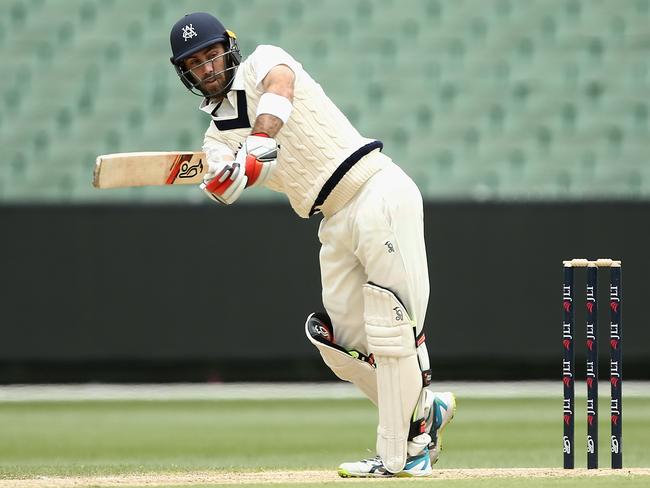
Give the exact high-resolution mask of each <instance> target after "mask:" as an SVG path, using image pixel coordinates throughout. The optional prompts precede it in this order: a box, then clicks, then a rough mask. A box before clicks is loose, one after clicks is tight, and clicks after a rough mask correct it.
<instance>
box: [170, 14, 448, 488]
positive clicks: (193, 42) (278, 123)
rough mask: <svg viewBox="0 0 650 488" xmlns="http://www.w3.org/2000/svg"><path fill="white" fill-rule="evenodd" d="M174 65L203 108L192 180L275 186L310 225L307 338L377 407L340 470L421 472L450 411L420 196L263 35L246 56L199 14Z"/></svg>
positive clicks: (178, 44) (431, 459)
mask: <svg viewBox="0 0 650 488" xmlns="http://www.w3.org/2000/svg"><path fill="white" fill-rule="evenodd" d="M170 41H171V50H172V56H171V62H172V64H173V66H174V68H175V70H176V73H177V74H178V76H179V78H180V80H181V82H182V83H183V85H185V87H186V88H187V89H188V90H190V91H191V92H192V93H194V94H196V95H199V96H200V97H202V99H203V101H202V103H201V105H200V109H201V110H202V111H204V112H205V113H206V114H208V115H209V116H210V118H211V120H210V125H209V127H208V129H207V131H206V133H205V137H204V143H203V151H204V152H205V153H206V155H207V159H208V164H209V171H208V172H207V173H206V175H205V176H204V181H203V183H202V184H201V189H202V190H203V191H204V192H205V193H206V194H207V196H208V197H209V198H210V199H212V200H214V201H215V202H217V203H219V204H223V205H230V204H232V203H234V202H235V201H236V200H237V199H238V198H239V196H240V195H241V194H242V192H243V191H244V190H246V188H251V187H254V186H265V187H267V188H269V189H271V190H274V191H277V192H281V193H284V194H285V195H286V196H287V198H288V199H289V203H290V204H291V207H292V208H293V210H294V211H295V212H296V213H297V214H298V215H299V216H300V217H303V218H309V217H311V216H312V215H315V214H322V220H321V223H320V228H319V231H318V237H319V239H320V242H321V250H320V268H321V281H322V287H323V292H322V296H323V304H324V307H325V310H326V312H315V313H312V314H311V315H309V317H307V320H306V323H305V332H306V335H307V339H308V340H309V341H310V342H311V343H312V344H313V345H314V346H315V347H316V348H317V349H318V350H319V352H320V354H321V356H322V358H323V361H324V362H325V364H327V366H329V367H330V368H331V369H332V371H333V372H334V373H335V374H336V375H337V376H338V377H339V378H341V379H342V380H345V381H350V382H352V383H354V384H355V385H356V386H357V387H358V388H359V389H360V390H361V391H362V392H363V393H364V394H365V395H366V396H367V397H368V398H369V399H370V401H372V402H373V403H374V404H375V405H376V406H377V408H378V411H379V425H378V427H377V445H376V449H377V456H376V457H374V458H372V459H364V460H361V461H357V462H346V463H343V464H341V465H340V466H339V470H338V472H339V474H340V475H341V476H343V477H392V476H427V475H430V474H431V473H432V468H431V466H432V464H433V463H435V462H436V461H437V460H438V455H439V453H440V448H441V432H442V430H443V429H444V427H445V426H446V425H447V424H448V423H449V422H450V421H451V419H452V418H453V415H454V411H455V408H456V405H455V398H454V395H453V394H452V393H450V392H440V393H436V392H433V391H431V390H430V389H428V388H427V386H428V385H429V384H430V382H431V369H430V366H429V356H428V353H427V348H426V344H425V337H424V332H423V330H422V329H423V324H424V317H425V313H426V309H427V302H428V299H429V276H428V271H427V257H426V249H425V243H424V229H423V206H422V196H421V195H420V191H419V190H418V188H417V186H416V185H415V184H414V183H413V181H412V180H411V179H410V178H409V177H408V176H407V175H406V174H405V173H404V172H403V171H402V169H401V168H400V167H399V166H397V165H396V164H395V163H394V162H393V161H392V160H391V159H390V158H389V157H388V156H386V155H385V154H383V153H382V152H381V150H382V147H383V144H382V142H381V141H378V140H376V139H369V138H366V137H363V136H362V135H361V134H359V132H358V131H357V130H356V129H355V128H354V127H353V126H352V124H350V122H349V121H348V119H347V118H346V117H345V115H344V114H343V113H342V112H341V111H340V110H339V109H338V108H337V107H336V105H334V103H333V102H332V100H330V99H329V98H328V96H327V95H326V94H325V93H324V91H323V89H322V88H321V86H320V85H319V84H318V83H316V82H315V81H314V80H313V79H312V78H311V76H309V74H308V73H307V72H306V71H305V70H304V69H303V67H302V65H301V64H300V63H299V62H297V61H296V60H295V59H294V58H293V57H292V56H291V55H289V54H288V53H287V52H285V51H284V50H282V49H280V48H279V47H275V46H270V45H260V46H258V47H257V48H256V49H255V50H254V51H253V53H252V54H251V55H250V56H248V57H247V58H246V59H242V57H241V54H240V51H239V48H238V45H237V38H236V36H235V34H234V33H233V32H232V31H229V30H227V29H225V28H224V26H223V24H222V23H221V22H220V21H219V20H218V19H216V18H215V17H214V16H212V15H210V14H208V13H203V12H195V13H192V14H188V15H185V16H184V17H183V18H181V19H180V20H179V21H178V22H176V24H174V26H173V27H172V30H171V34H170Z"/></svg>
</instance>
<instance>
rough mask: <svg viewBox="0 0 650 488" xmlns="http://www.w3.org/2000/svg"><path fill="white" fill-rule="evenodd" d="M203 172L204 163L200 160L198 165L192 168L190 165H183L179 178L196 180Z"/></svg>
mask: <svg viewBox="0 0 650 488" xmlns="http://www.w3.org/2000/svg"><path fill="white" fill-rule="evenodd" d="M201 171H203V161H202V160H201V159H199V160H198V162H197V163H196V164H193V165H192V166H190V165H189V164H188V163H183V164H182V165H181V172H180V173H178V177H179V178H194V177H195V176H196V175H197V174H199V173H200V172H201Z"/></svg>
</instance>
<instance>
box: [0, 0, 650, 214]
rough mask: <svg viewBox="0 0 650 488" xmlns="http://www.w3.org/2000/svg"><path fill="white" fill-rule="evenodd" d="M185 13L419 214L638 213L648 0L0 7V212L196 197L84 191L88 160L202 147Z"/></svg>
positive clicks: (160, 0)
mask: <svg viewBox="0 0 650 488" xmlns="http://www.w3.org/2000/svg"><path fill="white" fill-rule="evenodd" d="M191 10H204V11H210V12H213V13H214V14H216V15H218V16H220V18H221V19H223V21H224V23H225V24H226V26H227V27H229V28H231V29H232V30H234V31H235V32H236V33H237V34H238V36H239V42H240V45H241V49H242V51H243V53H244V55H246V54H249V53H250V52H251V51H252V50H253V49H254V47H255V46H256V45H258V44H275V45H279V46H282V47H284V48H285V49H286V50H287V51H289V52H290V53H292V54H293V55H294V57H295V58H296V59H298V60H299V61H300V62H302V63H303V65H304V67H305V68H306V69H307V70H308V71H309V72H310V73H311V74H312V75H313V76H314V78H315V79H316V80H317V81H319V82H320V83H321V84H322V86H323V87H324V88H325V90H326V91H327V93H328V94H329V95H330V96H331V98H333V100H334V101H335V102H336V103H337V104H338V105H339V106H340V107H341V109H342V110H343V111H344V112H345V114H346V115H347V116H348V117H349V118H350V120H351V121H352V122H353V123H354V124H355V125H356V126H357V127H358V128H359V130H360V131H361V132H362V133H363V134H364V135H367V136H369V137H377V138H380V139H382V140H384V141H385V142H386V152H387V153H388V154H389V155H390V156H392V157H393V158H394V159H395V160H396V161H398V162H399V164H401V165H402V166H404V167H405V168H406V169H407V171H408V172H409V173H410V174H411V175H412V176H413V177H414V179H415V180H416V182H417V183H418V184H419V185H420V187H421V189H422V191H423V193H424V194H425V196H426V197H428V198H433V199H437V198H444V199H458V198H471V199H481V200H494V199H497V200H501V199H506V200H509V199H527V200H528V199H535V200H544V199H580V198H583V197H593V198H608V197H624V198H630V199H640V198H648V197H649V196H650V168H649V167H648V165H647V164H646V155H647V151H646V147H647V146H646V141H647V138H648V124H649V122H648V117H649V115H648V111H649V109H648V94H649V89H650V85H649V81H650V30H649V29H648V20H649V11H650V2H648V1H647V0H623V1H617V0H589V1H587V0H525V1H514V0H457V1H444V0H402V1H398V0H374V1H371V0H345V1H343V0H328V1H321V2H310V1H308V0H238V1H234V0H223V1H218V2H214V1H200V0H199V1H182V0H181V1H176V0H174V1H164V0H152V1H124V0H102V1H94V0H81V1H76V0H72V1H65V2H60V1H53V0H6V1H3V2H2V3H1V5H0V19H1V23H0V57H1V58H2V64H3V68H2V71H3V76H2V78H1V79H0V91H1V94H2V105H1V111H0V137H1V139H0V140H1V141H2V148H3V153H4V161H5V163H4V164H3V165H2V172H1V173H0V198H1V199H2V201H4V202H15V201H33V200H48V201H65V202H85V201H100V202H110V201H115V200H128V201H155V200H158V201H160V200H164V201H169V200H172V199H173V200H179V201H180V200H187V201H198V200H199V199H200V198H201V195H199V194H198V193H197V192H188V191H186V190H182V189H181V190H176V191H174V190H172V191H169V189H162V190H161V189H155V188H148V189H138V190H128V191H114V192H97V191H94V190H93V189H92V187H91V186H90V185H89V184H88V183H89V179H90V174H91V168H92V164H93V161H94V158H95V156H96V155H97V154H101V153H109V152H121V151H139V150H173V149H197V148H200V145H201V140H202V139H201V136H202V133H203V132H204V130H205V128H206V124H207V122H206V119H205V117H204V116H203V115H204V114H202V113H201V112H199V111H198V110H196V108H197V104H198V102H199V100H198V98H196V97H193V96H192V95H190V94H189V93H187V92H185V91H184V89H183V88H182V87H181V85H180V83H179V81H178V80H177V78H176V75H175V74H174V72H173V70H172V69H171V65H170V64H169V62H168V61H167V60H168V58H169V40H168V32H169V27H170V25H171V24H172V23H173V22H174V21H175V20H177V18H179V17H180V16H181V15H182V14H183V13H186V12H188V11H191ZM272 198H281V197H279V196H277V195H274V194H273V193H271V192H258V193H256V194H254V195H247V198H246V199H272Z"/></svg>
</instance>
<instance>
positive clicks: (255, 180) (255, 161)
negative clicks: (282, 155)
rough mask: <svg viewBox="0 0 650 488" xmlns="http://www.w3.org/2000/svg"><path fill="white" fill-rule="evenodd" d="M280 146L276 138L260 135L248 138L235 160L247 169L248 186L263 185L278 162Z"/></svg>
mask: <svg viewBox="0 0 650 488" xmlns="http://www.w3.org/2000/svg"><path fill="white" fill-rule="evenodd" d="M278 150H279V146H278V144H277V142H276V140H275V139H273V138H271V137H266V136H260V135H251V136H248V137H247V138H246V141H245V142H244V145H243V146H242V148H241V149H240V150H239V152H238V153H237V156H236V158H235V161H236V162H238V163H240V164H241V165H242V166H243V167H244V168H245V169H246V176H247V177H248V186H249V187H251V186H258V185H262V184H263V183H264V182H265V181H266V180H267V179H268V178H269V176H270V175H271V172H272V170H273V168H274V167H275V165H276V163H277V157H278Z"/></svg>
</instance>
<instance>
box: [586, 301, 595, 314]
mask: <svg viewBox="0 0 650 488" xmlns="http://www.w3.org/2000/svg"><path fill="white" fill-rule="evenodd" d="M587 311H588V312H589V313H594V303H593V302H587Z"/></svg>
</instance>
